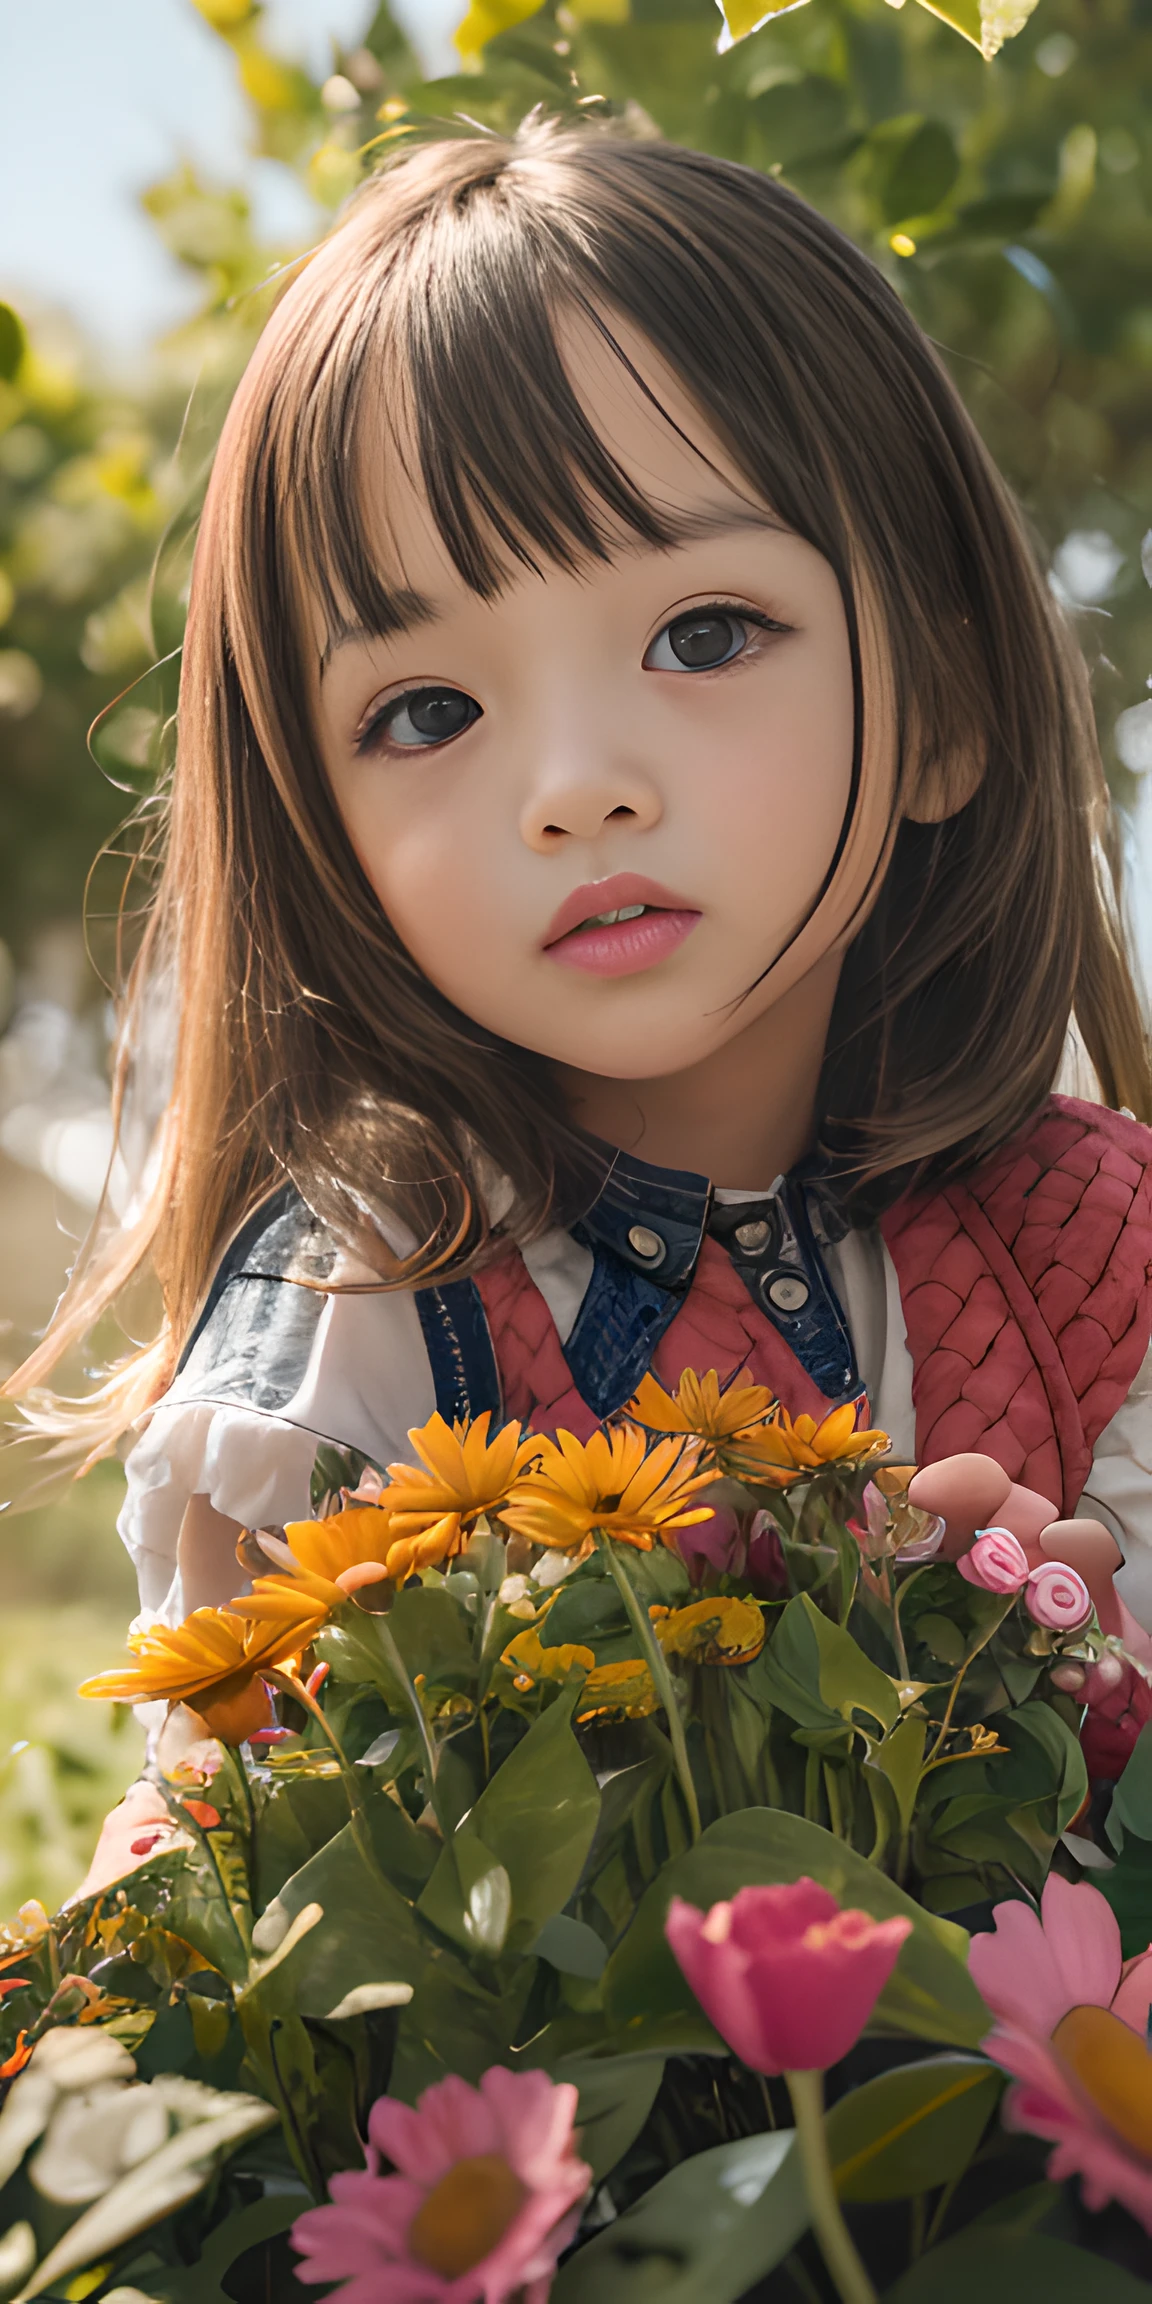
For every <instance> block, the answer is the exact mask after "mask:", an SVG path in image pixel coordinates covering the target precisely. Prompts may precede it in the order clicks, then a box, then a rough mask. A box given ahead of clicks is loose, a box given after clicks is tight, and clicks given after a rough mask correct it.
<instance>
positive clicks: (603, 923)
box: [584, 904, 648, 928]
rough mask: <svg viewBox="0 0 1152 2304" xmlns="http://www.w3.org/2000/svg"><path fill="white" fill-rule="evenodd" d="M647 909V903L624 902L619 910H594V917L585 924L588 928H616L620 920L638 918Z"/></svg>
mask: <svg viewBox="0 0 1152 2304" xmlns="http://www.w3.org/2000/svg"><path fill="white" fill-rule="evenodd" d="M647 910H648V906H647V905H646V904H622V905H621V906H620V910H619V911H618V912H594V913H593V915H592V918H591V919H590V920H586V921H585V922H584V926H585V927H586V928H614V927H615V926H616V923H617V921H618V920H638V919H639V918H640V914H641V913H642V912H646V911H647Z"/></svg>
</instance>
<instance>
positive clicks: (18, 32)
mask: <svg viewBox="0 0 1152 2304" xmlns="http://www.w3.org/2000/svg"><path fill="white" fill-rule="evenodd" d="M463 12H464V10H463V0H395V13H396V15H397V17H399V18H400V19H401V20H402V21H404V22H405V23H406V25H407V27H408V29H409V31H410V32H412V33H413V35H414V36H415V37H417V38H418V39H419V41H420V43H421V45H422V47H423V49H424V51H425V55H426V59H427V61H428V62H429V63H430V64H431V65H432V66H433V68H434V69H435V68H439V69H440V70H444V69H448V68H450V60H451V48H450V46H449V43H448V35H449V32H450V28H451V26H452V25H453V24H454V23H456V22H458V21H459V19H460V17H461V15H462V14H463ZM372 14H373V6H372V0H270V5H269V7H268V11H267V18H268V37H269V41H270V44H272V45H274V46H276V47H278V48H279V49H280V50H281V52H282V53H284V54H291V55H296V56H299V57H302V58H305V59H307V61H308V62H309V63H311V64H312V66H313V67H314V68H315V69H318V70H323V69H324V67H325V66H326V65H327V64H328V61H329V58H330V55H331V41H332V39H333V37H335V38H337V39H340V40H342V41H344V42H345V43H349V42H352V41H354V40H355V39H356V38H357V36H358V35H359V34H360V33H361V32H362V31H363V28H364V26H365V25H366V24H367V23H368V21H369V20H370V18H371V16H372ZM244 134H245V114H244V107H243V105H242V102H241V99H240V97H239V95H238V93H237V90H236V85H235V74H234V69H233V66H232V63H231V59H230V57H229V55H228V51H227V49H226V48H225V47H224V45H223V43H222V42H221V41H220V40H218V39H217V38H216V37H215V35H214V34H213V33H211V32H210V31H209V30H208V29H207V27H206V25H205V24H204V23H203V22H202V20H201V19H200V17H199V16H198V15H197V13H196V10H195V8H194V7H193V6H192V0H0V295H3V294H7V295H11V296H12V298H13V299H14V301H15V302H17V303H18V304H20V303H25V304H26V303H28V302H29V301H30V300H31V299H33V298H34V299H35V300H36V301H37V302H40V303H45V304H49V305H56V306H60V307H62V308H63V309H64V310H65V311H66V312H68V313H70V314H71V315H72V316H73V317H74V318H75V319H76V320H78V321H79V322H80V323H81V324H82V326H83V327H84V328H85V329H86V330H88V331H89V332H90V333H92V334H93V335H95V336H96V337H97V338H98V339H99V340H100V341H101V342H102V343H103V344H104V345H105V346H106V347H107V348H108V350H109V351H110V352H111V353H112V354H113V355H114V356H119V357H120V358H123V357H124V356H128V357H129V358H130V357H131V355H132V354H133V353H135V352H136V351H138V350H139V349H141V348H142V347H143V346H144V345H145V344H146V343H147V341H148V339H149V337H150V336H152V335H153V334H154V333H155V332H156V331H157V330H158V329H160V328H163V327H165V326H171V325H173V324H174V323H175V322H176V321H177V320H179V319H180V318H181V317H182V315H183V314H184V313H185V312H186V311H187V310H189V308H190V306H191V304H192V303H194V301H195V289H194V287H190V286H189V284H188V283H187V282H186V281H184V280H183V279H182V277H181V274H180V272H179V269H178V268H177V266H176V265H175V264H174V263H173V262H172V260H171V259H170V258H169V257H168V256H167V254H166V252H165V251H164V249H163V248H162V247H161V245H160V243H159V240H158V238H157V236H156V234H155V233H154V232H153V230H152V228H151V226H150V225H149V224H148V222H147V220H146V219H145V218H144V217H142V216H141V215H140V214H139V212H138V210H137V207H136V197H137V195H138V193H139V192H140V190H141V189H142V188H143V186H144V185H146V184H148V183H150V182H151V181H152V180H153V179H154V178H156V177H158V176H162V175H164V174H165V173H166V172H167V171H168V170H169V169H170V168H171V167H172V166H173V165H174V164H175V163H176V162H177V161H178V160H179V159H180V158H182V157H183V156H184V155H187V156H188V157H189V158H191V159H193V160H194V161H195V162H196V163H197V165H198V166H199V167H201V168H202V169H204V170H205V171H206V172H208V173H210V174H212V175H216V176H220V177H224V178H227V179H229V180H231V181H235V180H236V178H237V177H238V176H242V177H243V178H244V180H245V181H246V182H247V184H248V186H249V189H250V191H251V193H252V195H253V198H254V199H255V201H256V203H257V212H258V213H259V214H260V215H261V216H262V217H263V218H264V219H265V220H266V221H267V224H268V227H269V229H270V230H278V229H279V230H286V231H289V230H292V229H294V228H295V227H296V225H297V222H299V225H300V228H301V229H306V222H305V219H306V218H307V217H308V215H309V214H310V210H309V206H308V203H307V201H306V199H305V197H304V195H303V193H302V192H301V190H300V188H299V186H298V185H297V183H296V181H295V179H294V178H293V177H292V176H291V175H290V173H289V171H288V170H287V169H286V168H282V167H280V166H278V165H277V163H276V162H274V161H270V160H263V161H252V160H250V159H248V158H247V157H246V156H245V153H244Z"/></svg>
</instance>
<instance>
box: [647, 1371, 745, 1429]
mask: <svg viewBox="0 0 1152 2304" xmlns="http://www.w3.org/2000/svg"><path fill="white" fill-rule="evenodd" d="M775 1405H776V1402H775V1400H774V1398H773V1395H772V1394H771V1392H769V1391H768V1390H767V1389H766V1388H765V1386H764V1385H763V1384H740V1385H736V1384H730V1385H728V1386H727V1387H722V1386H721V1383H720V1378H719V1377H718V1375H717V1374H716V1370H715V1369H714V1368H710V1369H709V1371H708V1374H707V1375H706V1376H697V1374H696V1371H695V1369H693V1368H686V1369H685V1370H684V1373H683V1375H682V1376H681V1378H680V1381H679V1383H678V1384H677V1386H676V1390H675V1391H674V1392H666V1391H665V1390H664V1387H663V1385H662V1384H658V1383H657V1381H656V1378H655V1377H654V1376H652V1375H648V1376H644V1377H642V1378H641V1381H640V1384H639V1387H638V1389H637V1392H636V1395H635V1397H634V1399H631V1400H630V1401H629V1402H628V1406H627V1408H626V1409H625V1411H624V1413H625V1415H626V1416H631V1417H632V1418H633V1419H634V1420H635V1422H636V1423H637V1424H643V1425H645V1426H646V1428H647V1429H648V1431H650V1432H691V1433H692V1434H694V1436H695V1437H696V1439H698V1440H711V1441H713V1442H717V1441H721V1440H733V1439H735V1438H737V1437H738V1435H739V1434H741V1433H744V1432H748V1431H750V1430H751V1429H752V1428H753V1427H755V1426H756V1425H758V1424H762V1423H763V1422H764V1419H765V1417H766V1416H770V1415H771V1413H772V1410H773V1408H774V1407H775Z"/></svg>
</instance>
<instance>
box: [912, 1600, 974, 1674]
mask: <svg viewBox="0 0 1152 2304" xmlns="http://www.w3.org/2000/svg"><path fill="white" fill-rule="evenodd" d="M916 1631H917V1633H918V1635H919V1637H920V1639H921V1640H923V1641H924V1642H925V1644H926V1646H927V1647H929V1648H930V1649H931V1651H932V1654H933V1655H934V1656H936V1657H938V1658H939V1660H940V1662H941V1664H951V1665H953V1666H957V1665H960V1664H962V1663H963V1662H964V1658H965V1656H966V1655H967V1653H968V1642H967V1641H966V1639H965V1638H964V1634H963V1632H962V1631H961V1629H960V1626H959V1625H958V1624H954V1623H953V1621H952V1618H951V1617H950V1616H940V1615H938V1614H937V1613H936V1611H935V1610H934V1609H929V1611H928V1613H927V1614H926V1615H924V1616H921V1617H919V1618H918V1620H917V1624H916Z"/></svg>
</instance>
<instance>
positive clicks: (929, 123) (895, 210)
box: [869, 116, 960, 224]
mask: <svg viewBox="0 0 1152 2304" xmlns="http://www.w3.org/2000/svg"><path fill="white" fill-rule="evenodd" d="M869 142H870V144H871V146H872V149H873V151H874V152H875V153H876V155H877V161H878V176H877V189H878V192H879V198H880V207H881V212H882V214H883V216H884V219H885V221H886V223H889V224H899V223H900V222H901V221H902V219H903V218H904V217H906V216H928V215H930V214H931V212H932V210H933V209H934V208H938V207H939V206H940V203H941V201H942V200H946V199H947V197H948V194H949V192H950V191H951V190H952V186H953V185H954V183H955V182H956V178H957V176H958V175H959V173H960V155H959V153H958V152H957V150H956V146H955V144H954V143H953V141H952V137H951V135H950V133H949V131H948V129H947V128H945V126H944V125H943V122H942V121H940V120H918V119H916V118H915V116H913V117H912V118H910V119H906V120H886V121H885V122H884V123H883V125H882V126H881V127H880V128H877V129H874V130H873V133H872V135H871V137H870V138H869Z"/></svg>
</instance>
